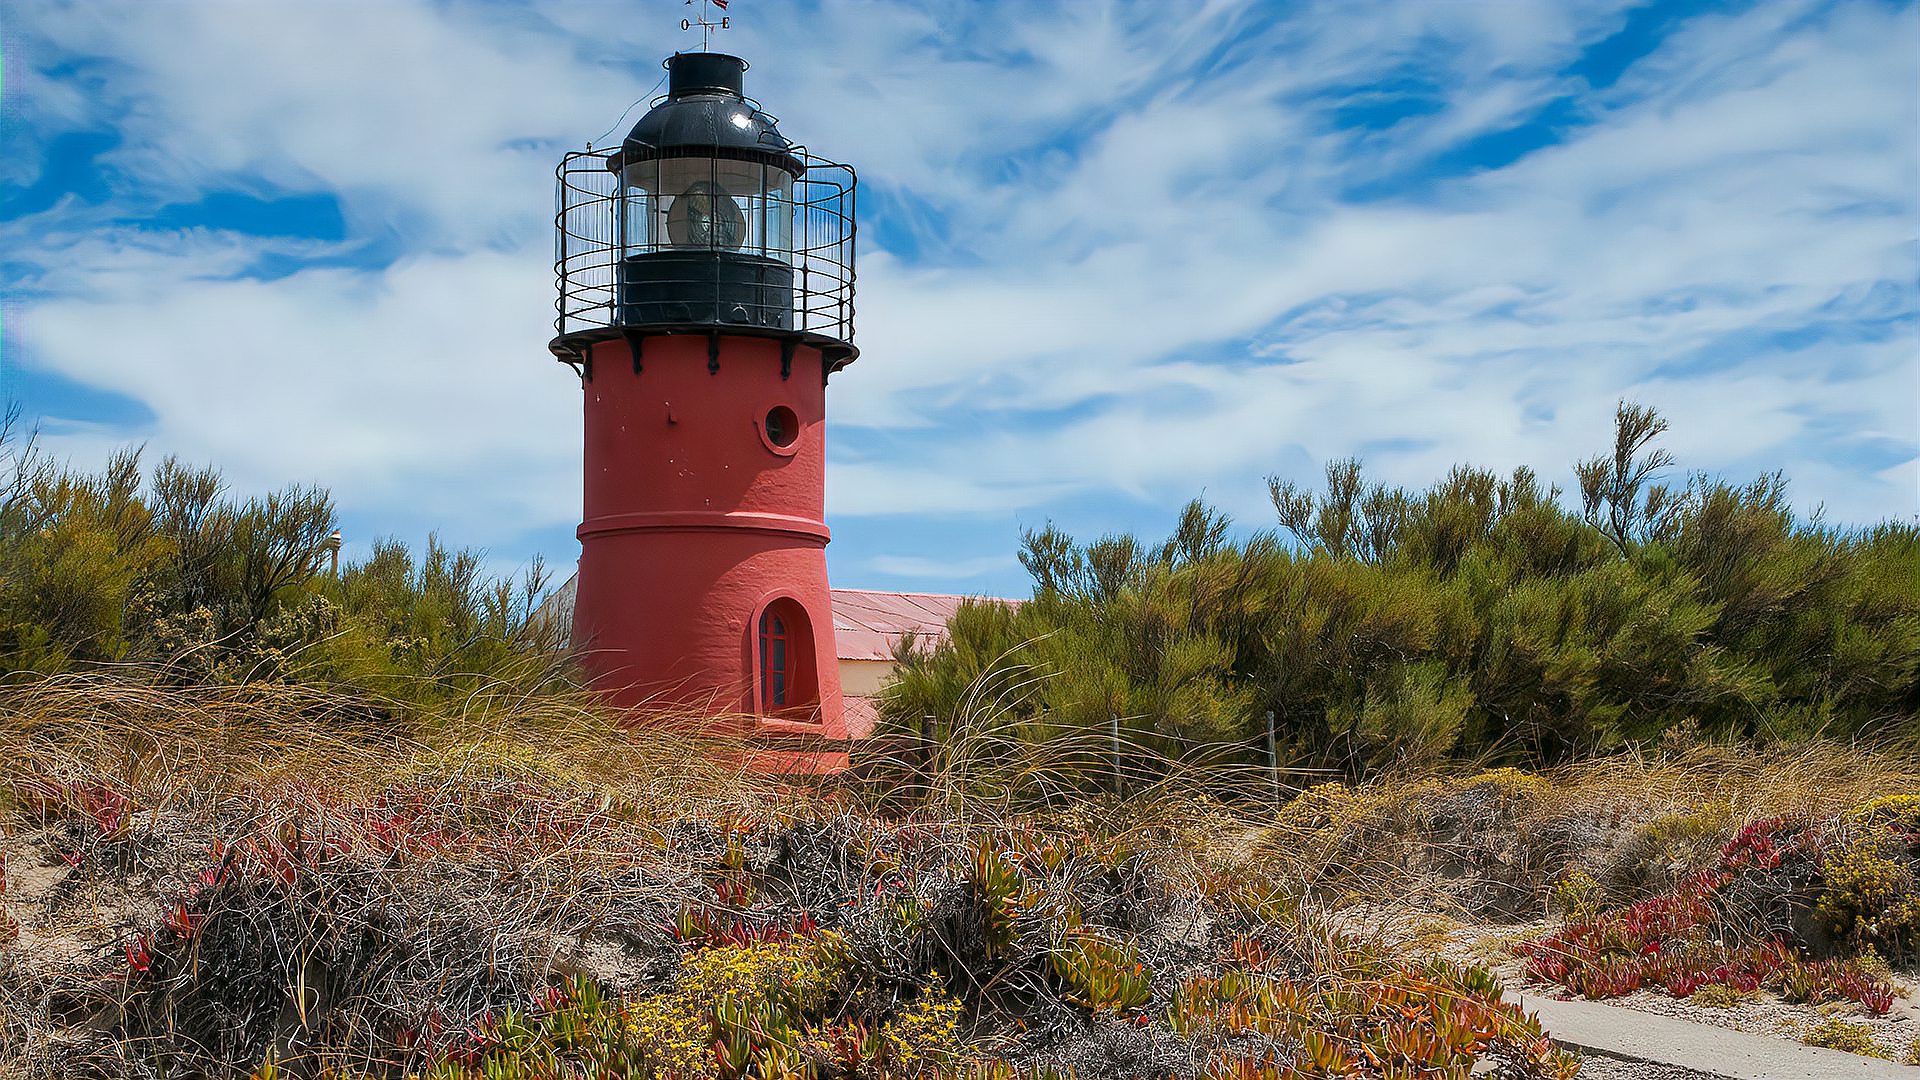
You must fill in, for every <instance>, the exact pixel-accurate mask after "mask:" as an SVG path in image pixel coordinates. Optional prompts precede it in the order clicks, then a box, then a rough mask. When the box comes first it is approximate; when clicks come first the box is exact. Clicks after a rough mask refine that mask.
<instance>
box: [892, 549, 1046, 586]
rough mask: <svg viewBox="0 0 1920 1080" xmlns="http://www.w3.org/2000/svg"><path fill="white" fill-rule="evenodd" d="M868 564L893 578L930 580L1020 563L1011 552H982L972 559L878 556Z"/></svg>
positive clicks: (973, 575) (952, 578) (973, 574)
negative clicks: (1002, 553) (996, 553)
mask: <svg viewBox="0 0 1920 1080" xmlns="http://www.w3.org/2000/svg"><path fill="white" fill-rule="evenodd" d="M867 565H868V566H870V567H872V568H873V569H874V570H877V571H879V572H880V573H882V574H889V575H891V576H893V577H903V578H920V579H923V580H927V581H949V582H951V581H962V580H965V579H967V578H978V577H983V576H985V575H987V574H993V573H998V572H1000V571H1003V570H1010V569H1013V568H1014V567H1017V566H1019V562H1018V561H1017V560H1015V559H1014V557H1013V556H1011V555H982V556H979V557H976V558H970V559H940V558H929V557H927V556H925V555H875V556H874V557H872V558H871V559H868V560H867Z"/></svg>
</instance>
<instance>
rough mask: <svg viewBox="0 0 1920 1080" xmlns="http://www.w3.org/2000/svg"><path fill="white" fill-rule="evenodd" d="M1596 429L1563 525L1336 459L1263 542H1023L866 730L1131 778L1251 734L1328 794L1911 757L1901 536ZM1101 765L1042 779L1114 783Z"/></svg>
mask: <svg viewBox="0 0 1920 1080" xmlns="http://www.w3.org/2000/svg"><path fill="white" fill-rule="evenodd" d="M1616 421H1617V423H1616V439H1615V445H1614V447H1613V450H1612V452H1611V453H1610V454H1606V455H1602V456H1600V457H1596V458H1594V459H1592V460H1591V461H1587V462H1584V463H1582V464H1580V465H1578V466H1577V467H1576V468H1575V474H1576V477H1577V479H1578V482H1579V492H1578V495H1579V507H1578V509H1574V508H1572V507H1570V506H1568V505H1564V504H1563V500H1562V493H1561V491H1560V490H1559V489H1558V488H1554V487H1550V486H1544V485H1543V484H1542V482H1541V481H1540V479H1539V477H1538V476H1537V475H1536V474H1535V473H1534V472H1533V471H1532V470H1529V469H1526V468H1521V469H1516V470H1515V471H1514V472H1513V473H1512V474H1510V475H1508V476H1506V477H1500V476H1497V475H1495V474H1493V473H1491V472H1487V471H1485V470H1481V469H1475V468H1469V467H1460V468H1456V469H1454V470H1453V471H1452V472H1451V473H1449V474H1448V475H1447V476H1446V477H1445V478H1444V479H1442V480H1441V481H1440V482H1438V483H1436V484H1434V485H1433V486H1432V487H1430V488H1428V489H1427V490H1425V491H1410V490H1406V489H1401V488H1394V487H1388V486H1386V485H1383V484H1378V483H1371V482H1369V481H1368V480H1367V478H1366V476H1365V474H1364V471H1363V470H1362V468H1361V466H1360V464H1359V463H1358V462H1355V461H1341V462H1335V463H1333V464H1332V465H1330V466H1328V468H1327V470H1326V478H1325V484H1324V487H1323V488H1322V489H1321V490H1318V491H1312V490H1308V489H1306V488H1303V487H1302V486H1300V485H1298V484H1296V483H1294V482H1293V481H1290V480H1285V479H1280V478H1274V479H1272V480H1270V481H1269V488H1270V494H1271V497H1272V502H1273V505H1274V509H1275V512H1276V515H1277V521H1278V524H1279V531H1277V532H1259V533H1255V534H1253V535H1251V536H1247V537H1244V538H1242V539H1234V538H1233V537H1232V535H1231V534H1230V529H1229V525H1230V523H1229V521H1228V519H1227V518H1225V517H1224V516H1222V515H1220V514H1219V513H1217V512H1216V511H1213V510H1211V509H1209V508H1208V507H1206V506H1204V505H1203V504H1201V503H1199V502H1194V503H1192V504H1190V505H1188V506H1187V508H1186V509H1185V511H1184V512H1183V514H1182V516H1181V520H1180V523H1179V525H1178V527H1177V529H1176V530H1175V532H1174V534H1173V535H1172V536H1171V537H1170V538H1168V539H1167V540H1166V541H1165V542H1164V543H1160V544H1150V543H1146V542H1143V541H1141V540H1139V539H1137V538H1135V537H1133V536H1108V537H1104V538H1101V539H1099V540H1096V541H1093V542H1091V543H1085V544H1083V543H1080V542H1078V541H1076V540H1074V539H1073V538H1072V537H1069V536H1067V535H1065V534H1064V533H1062V532H1060V531H1059V530H1058V529H1056V528H1054V527H1053V526H1051V525H1049V526H1047V527H1046V528H1044V529H1041V530H1038V531H1032V532H1029V533H1028V534H1027V535H1026V536H1025V538H1024V544H1023V548H1022V550H1021V552H1020V560H1021V563H1022V564H1023V565H1024V566H1025V567H1026V568H1027V570H1028V571H1029V573H1031V574H1032V576H1033V578H1034V583H1035V588H1034V593H1033V596H1032V598H1031V599H1030V600H1028V601H1026V602H1025V603H1023V604H1021V605H1018V606H1017V607H1011V606H1007V605H1002V604H996V603H992V602H973V603H969V604H967V605H964V606H963V607H962V608H961V610H960V611H959V613H958V614H956V616H955V617H954V619H953V621H952V625H951V627H950V635H949V639H948V640H947V641H945V642H942V643H941V644H940V645H939V646H938V647H936V648H933V649H930V650H927V649H921V650H910V651H908V652H907V653H906V655H905V656H904V662H903V664H902V666H901V668H900V669H899V671H898V674H897V677H896V679H895V681H894V682H893V683H892V684H890V685H889V687H888V688H887V689H886V691H885V693H884V696H883V699H882V713H883V716H884V717H885V718H886V719H887V721H888V722H889V723H891V724H893V725H896V726H897V727H898V728H900V729H903V730H909V731H912V730H918V727H919V725H920V724H921V723H922V718H931V719H932V721H933V724H932V728H933V730H932V734H933V736H934V737H935V738H936V740H938V741H940V742H941V743H942V744H943V745H946V746H949V747H952V746H955V745H957V744H958V742H959V740H960V739H961V737H962V736H963V735H965V736H968V737H971V736H975V735H978V734H979V733H980V732H982V731H985V730H991V731H992V732H993V733H994V734H995V735H996V736H997V737H999V742H996V743H995V744H994V745H995V746H1002V747H1003V746H1004V744H1005V743H1007V742H1012V743H1015V744H1018V745H1027V746H1042V745H1053V746H1060V745H1071V744H1074V743H1076V741H1077V742H1079V743H1083V744H1086V745H1088V746H1093V745H1096V744H1099V743H1101V742H1103V741H1104V740H1106V739H1107V738H1108V737H1109V735H1110V733H1111V732H1113V731H1114V729H1116V728H1117V729H1118V733H1119V735H1120V736H1121V738H1120V739H1119V741H1120V742H1121V743H1122V745H1123V747H1124V748H1125V749H1123V750H1122V751H1120V752H1119V755H1125V756H1129V757H1137V758H1138V759H1139V760H1136V761H1129V762H1128V763H1127V772H1128V773H1129V774H1135V775H1137V774H1138V773H1139V772H1140V771H1141V770H1143V769H1153V768H1159V769H1171V768H1174V767H1176V766H1177V763H1180V762H1191V761H1195V760H1199V759H1204V760H1208V761H1216V762H1217V761H1219V760H1221V758H1222V756H1223V755H1224V756H1226V757H1228V758H1231V757H1234V756H1237V757H1238V758H1239V759H1240V760H1241V761H1243V762H1245V763H1249V764H1252V763H1259V762H1262V761H1263V760H1264V758H1265V753H1266V743H1267V739H1268V737H1269V725H1271V737H1272V739H1273V741H1274V742H1275V743H1276V744H1277V747H1278V749H1279V751H1280V754H1281V756H1282V764H1283V765H1293V766H1298V767H1318V768H1326V769H1332V770H1335V771H1336V772H1337V773H1340V774H1344V775H1346V776H1349V777H1358V776H1361V775H1365V774H1368V773H1371V772H1374V771H1377V770H1380V769H1382V768H1386V767H1392V766H1422V765H1431V764H1433V763H1435V762H1437V761H1440V760H1444V759H1449V758H1452V759H1467V760H1484V761H1493V762H1509V763H1514V764H1523V765H1539V764H1548V763H1553V762H1557V761H1563V760H1567V759H1570V758H1573V757H1576V756H1579V755H1582V754H1587V753H1592V752H1599V751H1605V750H1608V749H1611V748H1615V747H1619V746H1622V745H1625V744H1628V743H1635V742H1653V741H1657V740H1658V739H1659V738H1660V737H1661V736H1662V735H1663V734H1665V733H1668V732H1683V731H1684V732H1687V733H1692V732H1696V731H1697V732H1699V733H1701V734H1702V735H1704V736H1706V737H1709V738H1722V739H1740V738H1754V739H1760V740H1762V741H1770V742H1771V741H1781V740H1795V739H1801V738H1806V737H1811V736H1816V735H1819V736H1828V737H1846V738H1891V739H1905V740H1914V739H1917V738H1920V726H1917V725H1916V720H1915V717H1916V713H1917V712H1920V594H1916V592H1915V591H1914V589H1913V588H1912V583H1913V582H1914V581H1916V580H1920V528H1917V527H1915V526H1913V525H1909V524H1899V523H1891V522H1890V523H1886V524H1882V525H1879V526H1876V527H1873V528H1868V529H1863V530H1859V531H1852V532H1848V531H1841V530H1836V529H1832V528H1829V527H1827V526H1826V525H1824V524H1823V523H1821V521H1820V520H1819V519H1818V517H1817V516H1816V517H1815V518H1814V519H1813V520H1811V521H1806V520H1801V519H1799V518H1797V517H1796V516H1795V514H1794V513H1793V511H1792V509H1791V507H1790V506H1789V504H1788V502H1787V498H1786V487H1785V482H1784V481H1783V480H1782V479H1781V478H1780V477H1779V476H1777V475H1774V476H1765V477H1761V478H1760V479H1758V480H1756V481H1754V482H1753V483H1751V484H1747V485H1744V486H1734V485H1730V484H1727V483H1724V482H1722V481H1719V480H1714V479H1710V478H1707V477H1703V476H1695V477H1692V478H1690V479H1688V480H1686V481H1685V482H1683V483H1680V484H1678V485H1675V486H1668V485H1665V484H1661V483H1658V482H1657V481H1658V478H1659V477H1660V475H1661V474H1662V473H1663V472H1664V471H1665V470H1667V469H1668V468H1669V467H1670V466H1671V465H1672V460H1671V458H1670V457H1669V456H1668V455H1667V454H1666V452H1665V451H1664V450H1660V449H1658V448H1657V447H1656V446H1655V445H1654V443H1655V441H1656V439H1657V438H1658V436H1659V435H1660V434H1661V433H1662V432H1663V431H1664V430H1665V428H1666V422H1665V421H1664V420H1662V419H1661V418H1660V417H1659V416H1657V415H1656V414H1655V413H1653V412H1652V411H1651V410H1649V409H1645V408H1641V407H1639V406H1634V405H1625V404H1623V405H1622V406H1621V408H1620V410H1619V413H1618V415H1617V417H1616ZM1283 537H1284V539H1283ZM1269 718H1271V719H1269ZM996 752H999V753H1004V752H1005V751H1004V749H1001V750H998V751H996ZM1119 755H1115V754H1105V755H1102V754H1089V755H1086V756H1087V758H1088V761H1087V762H1086V764H1085V765H1084V767H1082V768H1079V769H1078V770H1077V771H1076V770H1075V769H1073V768H1068V769H1066V770H1064V771H1065V772H1066V773H1067V775H1066V776H1064V777H1063V776H1061V775H1060V772H1061V770H1055V771H1054V772H1053V773H1052V774H1051V775H1050V776H1049V780H1050V781H1052V782H1059V781H1061V780H1063V779H1064V780H1065V781H1067V782H1069V783H1073V782H1077V783H1078V784H1080V785H1081V786H1083V787H1097V786H1102V785H1106V784H1109V783H1112V782H1115V781H1114V780H1113V777H1114V776H1115V775H1116V774H1118V773H1120V772H1121V769H1120V763H1118V762H1115V761H1113V760H1111V759H1112V758H1113V757H1115V756H1119Z"/></svg>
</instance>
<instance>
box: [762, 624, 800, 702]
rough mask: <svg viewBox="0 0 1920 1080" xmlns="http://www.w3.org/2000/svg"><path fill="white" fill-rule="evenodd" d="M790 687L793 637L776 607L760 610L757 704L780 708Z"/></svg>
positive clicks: (791, 681)
mask: <svg viewBox="0 0 1920 1080" xmlns="http://www.w3.org/2000/svg"><path fill="white" fill-rule="evenodd" d="M792 688H793V639H792V638H791V637H789V636H788V633H787V620H786V619H784V618H782V617H781V615H780V611H779V609H778V608H775V607H769V608H767V610H766V611H764V612H761V614H760V699H761V700H760V706H761V711H763V712H772V711H773V710H775V709H784V708H786V707H787V705H788V701H787V698H788V695H789V693H790V691H791V690H792Z"/></svg>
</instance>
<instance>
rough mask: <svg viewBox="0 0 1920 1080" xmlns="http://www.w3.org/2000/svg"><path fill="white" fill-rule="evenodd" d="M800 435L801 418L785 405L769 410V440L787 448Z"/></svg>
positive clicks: (782, 447)
mask: <svg viewBox="0 0 1920 1080" xmlns="http://www.w3.org/2000/svg"><path fill="white" fill-rule="evenodd" d="M799 437H800V418H799V417H798V416H795V415H794V413H793V410H792V409H789V408H787V407H786V406H785V405H775V406H774V407H773V408H771V409H768V410H767V441H768V442H770V443H772V444H773V445H775V446H777V447H780V448H781V449H785V448H787V447H789V446H792V445H793V442H794V440H795V439H798V438H799Z"/></svg>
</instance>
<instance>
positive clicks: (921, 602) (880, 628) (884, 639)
mask: <svg viewBox="0 0 1920 1080" xmlns="http://www.w3.org/2000/svg"><path fill="white" fill-rule="evenodd" d="M832 592H833V637H834V642H835V644H836V646H837V647H838V649H839V653H840V659H842V660H891V659H893V650H894V646H895V645H896V644H897V643H898V642H899V641H900V638H901V637H902V636H903V635H905V634H909V633H910V634H912V635H913V636H914V638H915V640H918V641H924V642H926V643H928V644H929V645H931V644H933V643H935V642H938V641H942V640H944V639H945V638H946V636H947V620H948V619H949V618H952V617H953V613H954V612H955V611H957V610H959V608H960V601H962V600H965V599H966V597H964V596H944V595H939V594H935V593H907V592H874V591H870V590H866V589H834V590H832Z"/></svg>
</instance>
